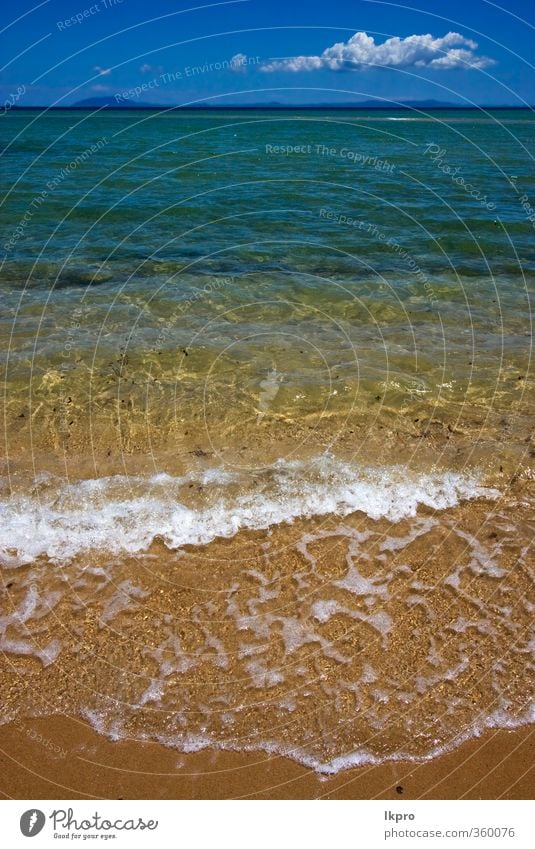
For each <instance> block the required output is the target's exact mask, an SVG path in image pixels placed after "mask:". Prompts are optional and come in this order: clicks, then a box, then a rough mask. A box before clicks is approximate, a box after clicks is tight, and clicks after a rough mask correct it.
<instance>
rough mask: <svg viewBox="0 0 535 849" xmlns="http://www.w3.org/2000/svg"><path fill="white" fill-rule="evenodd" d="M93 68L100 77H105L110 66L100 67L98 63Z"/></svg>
mask: <svg viewBox="0 0 535 849" xmlns="http://www.w3.org/2000/svg"><path fill="white" fill-rule="evenodd" d="M93 70H94V71H96V72H97V74H98V75H99V76H101V77H107V76H108V74H111V68H101V67H100V65H95V67H94V68H93Z"/></svg>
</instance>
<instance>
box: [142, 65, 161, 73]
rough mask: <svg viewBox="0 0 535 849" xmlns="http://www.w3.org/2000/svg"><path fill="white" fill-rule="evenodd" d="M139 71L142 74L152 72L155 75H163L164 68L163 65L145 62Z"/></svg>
mask: <svg viewBox="0 0 535 849" xmlns="http://www.w3.org/2000/svg"><path fill="white" fill-rule="evenodd" d="M139 70H140V71H141V73H142V74H150V73H151V72H152V73H154V74H161V73H162V71H163V70H164V67H163V65H149V64H148V62H144V63H143V65H140V66H139Z"/></svg>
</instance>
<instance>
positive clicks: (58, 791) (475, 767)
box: [0, 716, 535, 800]
mask: <svg viewBox="0 0 535 849" xmlns="http://www.w3.org/2000/svg"><path fill="white" fill-rule="evenodd" d="M58 748H59V749H60V751H59V752H58V751H57V749H58ZM0 750H1V753H2V755H1V757H2V774H1V778H0V792H1V793H2V796H3V797H4V798H13V799H65V798H68V799H86V798H89V799H91V798H97V799H237V798H244V799H322V798H325V799H389V800H407V799H502V798H503V799H530V798H532V797H533V792H534V790H535V776H534V772H533V767H534V764H535V731H534V730H533V728H529V727H527V728H522V729H518V730H516V731H490V732H488V733H486V734H484V735H482V736H481V737H480V738H478V739H476V740H471V741H469V742H468V743H465V744H464V745H463V746H461V747H460V748H459V749H457V750H455V751H454V752H451V753H449V754H446V755H443V756H442V757H440V758H436V759H434V760H431V761H426V762H423V763H407V762H403V761H398V762H393V761H391V762H388V763H384V764H382V765H380V766H365V767H360V768H357V769H350V770H345V771H343V772H341V773H339V774H338V775H336V776H334V777H332V778H325V777H319V776H318V775H317V774H316V773H314V772H313V771H311V770H309V769H306V768H305V767H302V766H300V765H299V764H296V763H294V762H293V761H290V760H288V759H286V758H283V757H280V756H276V755H272V756H268V755H264V754H261V753H256V754H250V755H248V754H238V753H230V752H213V751H208V750H204V751H202V752H197V753H194V754H188V755H183V754H180V753H178V752H176V751H175V750H173V749H169V748H166V747H164V746H161V745H159V744H157V743H139V742H130V741H120V742H110V741H108V740H106V739H103V738H102V737H101V736H99V735H98V734H96V733H95V732H94V731H93V730H92V729H91V728H90V727H89V726H88V725H86V724H85V723H83V722H81V721H80V720H79V719H75V718H72V717H60V716H53V717H47V718H43V719H39V720H22V721H20V722H18V723H17V724H10V725H6V726H3V727H1V728H0Z"/></svg>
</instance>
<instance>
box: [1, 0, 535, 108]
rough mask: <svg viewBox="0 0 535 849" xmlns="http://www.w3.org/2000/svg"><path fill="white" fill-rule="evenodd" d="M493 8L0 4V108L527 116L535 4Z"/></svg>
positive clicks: (359, 1)
mask: <svg viewBox="0 0 535 849" xmlns="http://www.w3.org/2000/svg"><path fill="white" fill-rule="evenodd" d="M500 2H501V3H503V4H504V8H500V6H499V5H498V3H490V2H486V0H462V2H461V0H448V2H444V0H412V2H411V0H406V4H407V5H406V6H404V5H400V4H395V3H391V2H378V0H329V2H321V3H319V2H314V3H310V2H306V3H305V2H301V0H293V2H292V0H237V2H226V3H212V4H210V3H207V2H204V3H203V2H202V0H198V1H197V2H196V0H189V2H188V0H185V2H182V0H149V1H148V2H147V0H44V2H43V0H36V2H29V0H3V3H2V9H1V11H0V30H2V31H1V32H0V41H1V54H0V55H1V56H2V64H3V65H4V67H3V68H2V70H1V72H0V98H1V100H2V101H4V100H6V99H8V100H9V99H10V98H11V100H12V101H14V99H16V100H17V103H18V105H26V106H29V105H58V106H67V105H69V104H71V103H74V102H76V101H78V100H81V99H84V98H88V97H97V96H98V97H102V96H108V97H112V98H114V99H117V98H119V99H120V98H123V99H125V98H128V99H130V100H134V101H137V102H143V103H155V104H165V105H167V104H176V103H190V102H196V103H198V102H206V103H209V104H218V105H224V104H230V103H238V102H241V103H246V102H272V101H277V102H280V103H303V104H306V103H313V102H326V101H329V102H341V101H344V100H345V101H351V102H355V101H358V100H362V99H366V98H370V97H384V98H394V99H402V100H403V99H421V98H433V99H436V100H441V101H450V102H457V103H464V104H465V105H468V104H471V103H478V104H493V103H494V104H510V105H523V104H524V103H526V102H528V103H534V102H535V85H534V82H535V77H534V72H533V70H532V69H531V68H530V67H529V64H528V60H529V58H530V57H531V56H533V44H534V33H535V31H534V29H533V24H534V23H535V21H534V18H535V14H534V11H535V4H534V3H533V2H532V0H529V2H528V0H507V3H505V0H500ZM505 5H507V9H506V10H505ZM418 6H420V7H422V8H421V9H418ZM17 92H18V93H17Z"/></svg>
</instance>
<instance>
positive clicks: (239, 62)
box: [230, 53, 247, 74]
mask: <svg viewBox="0 0 535 849" xmlns="http://www.w3.org/2000/svg"><path fill="white" fill-rule="evenodd" d="M230 69H231V71H236V73H239V74H243V73H245V70H246V69H247V56H246V55H245V53H236V55H235V56H233V57H232V59H231V60H230Z"/></svg>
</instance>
